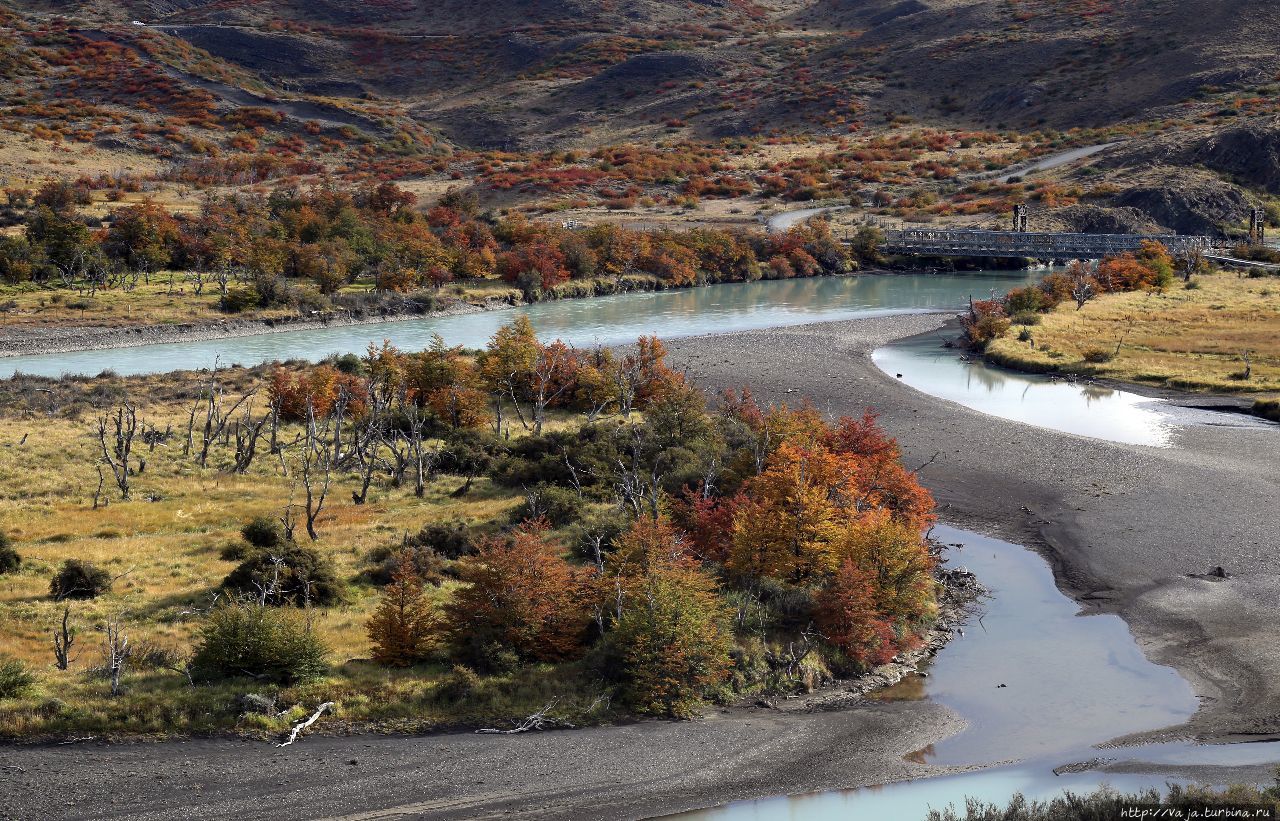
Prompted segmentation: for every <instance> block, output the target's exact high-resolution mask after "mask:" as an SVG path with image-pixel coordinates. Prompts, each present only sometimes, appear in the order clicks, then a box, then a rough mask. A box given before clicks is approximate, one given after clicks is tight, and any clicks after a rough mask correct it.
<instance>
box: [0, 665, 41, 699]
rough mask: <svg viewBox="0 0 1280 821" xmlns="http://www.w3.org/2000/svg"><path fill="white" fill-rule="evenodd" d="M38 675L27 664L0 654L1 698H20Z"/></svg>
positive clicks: (28, 689)
mask: <svg viewBox="0 0 1280 821" xmlns="http://www.w3.org/2000/svg"><path fill="white" fill-rule="evenodd" d="M35 682H36V677H35V676H33V675H32V674H31V671H30V670H28V669H27V665H25V664H23V663H22V662H20V661H18V660H17V659H11V658H8V657H7V656H0V698H19V697H21V696H24V695H26V694H27V692H28V691H30V689H31V685H33V684H35Z"/></svg>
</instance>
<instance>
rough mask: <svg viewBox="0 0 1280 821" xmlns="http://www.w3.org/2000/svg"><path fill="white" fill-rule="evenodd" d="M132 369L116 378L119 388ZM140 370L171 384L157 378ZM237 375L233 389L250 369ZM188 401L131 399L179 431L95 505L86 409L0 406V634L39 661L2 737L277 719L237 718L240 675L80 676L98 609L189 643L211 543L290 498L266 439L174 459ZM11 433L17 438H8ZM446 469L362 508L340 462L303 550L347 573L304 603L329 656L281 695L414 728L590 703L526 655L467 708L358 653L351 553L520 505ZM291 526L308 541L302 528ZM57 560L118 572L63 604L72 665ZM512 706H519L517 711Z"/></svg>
mask: <svg viewBox="0 0 1280 821" xmlns="http://www.w3.org/2000/svg"><path fill="white" fill-rule="evenodd" d="M140 381H141V380H130V381H129V382H128V386H129V389H130V391H131V392H133V393H134V395H135V396H137V395H138V385H139V383H140ZM152 381H153V382H154V384H155V386H159V385H161V384H162V383H163V384H164V385H166V386H170V387H171V386H172V384H173V377H157V378H155V379H154V380H152ZM238 381H239V382H240V384H241V385H244V384H246V383H247V381H248V380H247V379H246V378H244V377H240V378H239V379H238ZM188 407H189V406H187V405H186V404H185V403H178V402H169V403H160V402H158V401H153V402H146V401H143V400H139V410H140V416H142V417H144V418H145V420H146V421H147V422H149V423H155V424H157V425H158V426H159V427H160V428H161V429H163V428H164V426H165V425H166V424H172V425H173V429H174V431H175V432H177V433H175V435H174V437H173V438H172V439H171V440H170V441H169V442H167V443H165V444H162V445H159V446H157V447H156V449H155V451H154V452H150V453H148V454H147V466H146V469H145V471H144V472H143V473H142V474H141V475H139V476H136V477H135V478H134V481H133V499H132V500H131V501H127V502H125V501H121V500H120V498H119V494H118V493H117V492H115V489H114V487H113V486H112V483H111V481H110V477H109V474H108V480H107V483H106V488H105V490H104V493H105V495H107V496H108V497H110V499H111V502H110V504H109V505H108V506H107V507H105V508H101V509H98V510H94V509H93V506H92V501H93V495H94V490H95V489H96V487H97V484H98V477H97V472H96V469H95V462H96V459H97V456H98V453H97V449H98V443H97V439H96V434H95V433H94V430H93V427H94V426H93V418H92V416H91V415H88V414H86V415H85V416H83V417H82V418H80V419H74V420H73V419H62V418H58V419H49V418H40V417H33V416H26V417H17V416H15V415H14V413H13V412H12V411H11V412H10V413H9V414H8V415H5V416H0V530H3V531H4V532H6V533H7V534H8V535H9V536H10V537H11V538H12V540H13V542H14V544H15V546H16V547H17V549H18V551H19V553H20V554H21V555H22V558H23V563H22V566H21V568H20V570H19V571H18V572H17V573H14V574H9V575H0V625H2V626H0V648H2V649H3V653H4V654H6V655H9V656H12V657H14V658H18V659H21V660H22V661H24V662H26V663H27V664H28V665H29V667H30V668H31V669H32V670H33V671H34V672H35V673H36V675H37V683H36V686H35V689H34V692H32V693H31V694H29V695H28V696H26V697H24V698H22V699H10V700H8V701H4V700H0V736H11V737H31V736H40V735H48V734H60V733H106V734H110V733H147V734H157V733H187V732H215V731H223V730H231V729H238V730H241V731H264V730H276V729H280V728H281V727H283V726H287V723H288V720H289V719H290V716H284V717H281V718H278V719H274V720H268V719H266V718H264V717H260V716H259V717H249V718H246V717H244V716H242V715H241V714H240V711H239V710H236V709H234V697H235V695H236V694H238V693H243V692H247V691H248V690H250V689H253V685H251V684H248V683H246V682H238V683H228V684H222V685H202V686H199V687H195V688H192V687H188V686H187V685H186V682H185V680H184V679H183V677H182V676H181V675H180V674H179V673H177V672H172V671H165V670H159V671H155V670H152V671H137V672H134V673H132V674H130V675H128V676H127V677H126V681H125V685H126V693H125V694H124V695H123V696H121V697H119V698H111V697H110V695H109V693H108V687H107V683H106V682H105V681H104V680H102V679H101V678H100V677H98V676H95V675H93V673H92V668H94V667H95V666H98V665H100V664H101V661H102V660H101V635H100V634H99V633H98V632H97V631H96V630H95V628H96V627H98V626H100V625H102V624H103V623H104V622H105V621H106V620H108V619H114V620H119V621H120V622H122V623H123V624H124V625H125V631H126V633H127V634H128V635H129V637H130V639H131V640H132V641H133V642H134V643H135V644H138V643H143V644H150V645H157V646H160V647H164V648H169V649H172V650H176V651H179V652H180V653H182V654H186V653H188V652H189V651H190V649H191V646H192V644H193V639H194V637H195V635H196V633H197V632H198V630H199V628H200V625H201V623H202V616H201V614H200V613H199V612H198V611H199V610H201V609H203V608H207V607H208V606H209V604H210V602H211V600H212V597H213V595H214V593H215V592H216V591H217V589H218V586H219V584H220V582H221V581H222V579H223V578H224V577H225V576H226V574H227V573H228V572H229V571H230V570H231V569H232V568H233V567H234V566H235V565H234V563H233V562H230V561H224V560H222V559H221V558H219V553H220V550H221V548H223V547H224V546H225V545H227V544H229V543H233V542H237V541H239V540H240V536H239V530H240V528H241V526H242V525H243V524H244V522H245V521H247V520H248V519H250V518H252V517H254V516H258V515H265V516H272V517H274V516H277V515H279V513H280V511H281V510H282V509H283V507H284V505H285V503H286V500H287V498H288V494H289V480H287V479H286V478H284V477H283V476H281V475H280V473H279V472H278V470H277V467H276V464H275V463H274V462H273V461H272V460H271V458H270V457H269V456H268V455H266V454H265V453H264V454H263V455H262V456H261V457H260V458H259V459H258V460H257V461H256V462H255V463H254V465H253V468H252V470H251V471H250V473H249V474H248V475H247V476H235V475H231V474H229V473H228V472H226V471H225V470H223V469H222V467H223V466H224V465H225V464H226V462H227V460H228V458H229V456H228V453H227V452H226V451H225V450H220V452H219V453H218V456H217V457H216V458H215V459H212V460H211V462H210V466H209V467H208V468H207V469H203V470H202V469H200V468H199V467H197V466H196V465H195V464H194V462H193V460H192V459H190V458H184V457H183V456H182V447H183V439H184V438H185V430H186V413H187V408H188ZM566 424H573V423H572V422H570V421H569V420H568V419H567V418H561V419H557V420H556V421H555V422H554V426H555V427H559V426H563V425H566ZM27 434H30V435H29V436H28V438H27V440H26V442H25V444H19V443H20V442H21V441H22V439H23V436H24V435H27ZM143 449H144V450H145V448H143ZM135 452H137V451H135ZM461 481H462V480H461V479H458V478H456V477H448V476H444V477H438V478H437V479H436V480H435V481H434V482H433V483H432V484H431V485H430V487H429V490H428V493H427V494H426V496H425V498H423V499H418V498H417V497H415V496H414V494H413V489H412V487H411V486H409V487H404V488H399V489H396V488H392V487H389V486H386V485H375V487H374V489H373V490H372V491H371V493H370V498H369V502H368V503H367V504H365V505H355V504H353V503H352V500H351V493H350V491H351V490H352V489H353V488H354V487H355V486H356V484H357V480H356V478H355V477H354V476H343V477H340V478H338V479H337V480H336V481H335V482H334V484H333V486H332V488H331V490H330V494H329V502H328V504H327V505H326V511H325V513H324V515H323V517H322V519H321V523H320V525H319V530H320V536H321V538H320V540H319V541H318V542H317V543H316V547H317V548H318V549H320V550H321V551H322V552H323V553H325V554H327V555H329V556H331V557H332V559H333V561H334V563H335V565H336V568H337V571H338V574H339V576H340V577H341V578H343V579H344V580H348V581H351V582H353V583H352V584H351V585H350V592H349V595H348V597H347V600H346V602H345V603H343V604H341V605H338V606H335V607H331V608H317V609H315V610H314V611H313V612H314V620H315V621H314V629H316V630H317V631H318V632H319V634H320V635H321V636H322V637H323V638H324V640H325V641H326V643H327V644H328V645H329V647H330V648H331V649H332V655H331V657H330V660H331V661H332V663H333V670H332V673H331V675H329V676H328V677H326V678H325V679H323V680H320V681H318V682H312V683H309V684H305V685H298V686H295V687H292V688H287V689H284V690H283V691H282V692H281V693H280V698H281V702H282V703H284V704H297V705H304V704H309V705H312V707H313V708H314V704H315V703H317V702H319V701H324V700H334V701H337V702H338V704H339V716H340V718H341V720H342V721H343V722H359V723H362V724H373V725H376V726H382V727H392V728H397V729H422V728H424V727H430V726H438V725H440V724H448V723H456V722H458V721H465V720H477V719H481V718H488V719H491V718H492V717H493V716H506V715H510V716H516V715H523V714H527V713H528V712H531V711H532V709H534V708H536V707H537V706H539V705H541V704H542V703H545V701H546V700H547V699H548V698H549V697H551V696H556V697H560V698H561V699H562V703H563V704H565V705H568V708H569V709H573V705H575V704H577V702H578V700H579V699H580V698H584V699H585V702H584V703H586V702H589V701H590V698H589V697H587V694H586V693H575V692H574V687H575V681H574V676H573V675H571V674H569V675H563V673H565V672H566V671H564V670H561V671H560V672H559V673H558V674H557V675H556V676H546V675H545V671H541V672H540V670H539V668H536V667H534V668H526V669H522V670H521V671H519V672H517V673H515V674H512V675H511V676H505V677H495V678H489V679H482V680H481V681H480V683H479V685H478V690H476V692H474V693H473V695H472V696H471V697H468V699H467V700H466V702H465V704H456V703H452V702H450V701H448V700H447V698H444V697H442V696H441V695H440V687H441V685H442V683H444V682H447V681H448V680H449V677H450V676H451V675H452V674H451V673H450V672H449V671H448V670H445V669H443V668H437V667H420V668H415V669H412V670H408V671H389V670H386V669H384V668H380V667H378V666H376V665H373V664H371V663H368V662H365V661H362V659H365V658H367V657H368V655H369V642H368V638H367V636H366V633H365V624H366V621H367V620H368V617H369V615H370V614H371V613H372V611H373V609H374V607H375V606H376V603H377V598H378V591H377V589H376V588H374V587H372V586H370V585H367V584H363V583H361V582H359V581H358V579H357V577H358V576H359V574H360V572H361V571H363V570H365V569H367V568H368V567H369V564H368V561H367V558H366V557H367V554H368V553H369V552H370V551H372V550H373V549H375V548H378V547H384V546H390V545H395V544H397V543H399V542H400V540H401V539H402V537H403V536H404V535H405V534H409V533H416V532H417V531H418V530H420V529H421V528H422V527H423V526H424V525H425V524H427V523H429V522H432V521H439V520H453V519H463V520H466V521H469V522H471V523H473V524H475V525H479V526H486V525H493V524H495V523H502V522H505V521H507V519H508V517H509V514H510V511H511V509H512V508H513V507H515V506H516V505H518V504H519V502H520V495H519V493H518V491H512V490H509V489H505V488H499V487H495V486H494V485H493V484H491V483H490V482H489V481H488V480H487V479H479V480H477V481H476V484H475V487H474V489H473V490H472V491H471V492H470V493H469V494H467V495H466V496H464V497H461V498H455V497H453V496H452V495H451V491H453V490H454V489H455V488H457V487H458V486H459V485H460V484H461ZM299 537H300V539H302V540H303V541H306V535H305V533H303V532H302V531H301V529H300V530H299ZM68 558H78V559H82V560H87V561H91V562H94V563H95V564H97V565H99V566H101V567H104V568H106V569H107V570H108V571H109V572H110V573H111V574H112V575H113V576H118V577H119V578H118V579H117V580H116V581H115V583H114V586H113V589H112V590H111V591H110V592H109V593H106V594H104V595H102V596H100V597H98V598H97V599H93V600H90V601H75V602H71V603H70V604H71V611H72V622H73V623H74V624H75V625H77V626H78V627H79V638H78V640H77V648H76V649H77V651H78V652H77V653H73V655H76V656H77V660H76V663H75V664H73V665H72V668H71V669H70V670H67V671H60V670H57V669H56V667H55V666H54V663H53V662H54V656H53V644H52V633H53V630H54V629H55V626H56V625H57V623H58V620H59V618H60V615H61V613H62V608H63V605H62V604H61V603H58V602H55V601H54V600H53V599H52V598H51V597H50V595H49V581H50V578H51V576H52V575H53V573H54V571H55V570H56V569H57V568H58V566H59V565H60V564H61V563H62V562H63V561H64V560H65V559H68ZM435 595H437V596H444V595H446V593H445V591H444V590H439V591H436V593H435ZM265 689H266V690H272V688H270V687H266V688H265ZM552 691H554V692H552ZM528 705H533V706H532V707H530V708H529V709H525V708H526V707H528ZM299 709H301V706H300V707H299ZM522 710H524V712H523V713H522V712H521V711H522Z"/></svg>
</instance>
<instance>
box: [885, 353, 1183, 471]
mask: <svg viewBox="0 0 1280 821" xmlns="http://www.w3.org/2000/svg"><path fill="white" fill-rule="evenodd" d="M873 358H874V359H875V362H876V364H877V365H878V366H879V367H880V369H881V370H883V371H884V372H886V373H889V374H893V375H895V376H897V375H899V374H900V375H901V378H902V381H903V382H905V383H906V384H908V385H910V386H911V387H913V388H915V389H916V390H919V391H923V392H924V393H928V394H930V395H932V396H937V397H940V398H942V399H947V400H949V401H952V402H956V403H959V404H961V405H965V406H966V407H970V408H973V409H974V410H978V411H982V412H983V413H989V414H991V415H992V416H1000V417H1003V418H1005V419H1013V420H1015V421H1018V422H1025V423H1026V424H1029V425H1037V426H1039V427H1045V428H1052V429H1054V430H1061V431H1065V432H1067V433H1075V434H1079V435H1081V436H1090V437H1093V438H1095V439H1108V440H1110V441H1113V442H1124V443H1128V444H1133V445H1151V446H1153V447H1168V446H1169V445H1170V444H1171V443H1172V440H1173V434H1174V432H1175V431H1176V430H1177V424H1176V422H1175V420H1174V418H1173V416H1172V414H1171V413H1170V412H1169V407H1168V405H1167V403H1165V402H1164V401H1163V400H1159V399H1151V398H1149V397H1145V396H1139V395H1138V394H1136V393H1130V392H1128V391H1119V390H1113V389H1111V388H1106V387H1103V386H1101V385H1096V384H1088V383H1078V382H1070V381H1067V380H1064V379H1055V378H1052V377H1048V376H1041V375H1037V374H1023V373H1017V372H1014V371H1007V370H1004V369H1002V368H996V367H993V366H991V365H988V364H987V363H986V362H984V361H982V360H981V359H980V358H978V357H972V356H964V355H961V354H959V353H958V352H957V351H956V350H954V349H949V348H943V347H942V345H941V344H940V340H939V339H937V338H936V337H930V338H923V339H913V340H908V341H905V342H901V343H895V344H893V345H889V346H886V347H884V348H881V349H879V350H877V351H876V352H875V354H874V357H873Z"/></svg>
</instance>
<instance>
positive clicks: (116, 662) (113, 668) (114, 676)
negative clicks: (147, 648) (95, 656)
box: [102, 620, 133, 696]
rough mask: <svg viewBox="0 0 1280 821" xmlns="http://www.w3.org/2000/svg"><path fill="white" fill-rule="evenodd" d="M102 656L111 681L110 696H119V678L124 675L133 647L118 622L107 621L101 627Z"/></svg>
mask: <svg viewBox="0 0 1280 821" xmlns="http://www.w3.org/2000/svg"><path fill="white" fill-rule="evenodd" d="M102 631H103V639H102V655H103V661H104V663H105V666H106V668H107V674H108V675H109V676H110V679H111V695H112V696H118V695H120V678H121V676H123V675H124V669H125V664H126V663H128V661H129V658H130V656H132V655H133V647H132V646H131V645H130V644H129V637H128V636H126V635H125V634H124V632H123V625H121V624H120V622H118V621H114V620H112V621H108V622H107V623H106V624H105V625H103V627H102Z"/></svg>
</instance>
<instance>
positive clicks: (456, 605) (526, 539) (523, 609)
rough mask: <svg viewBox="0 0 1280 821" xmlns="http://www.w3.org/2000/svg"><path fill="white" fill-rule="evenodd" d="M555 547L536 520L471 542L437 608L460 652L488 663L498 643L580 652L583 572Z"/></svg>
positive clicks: (549, 652) (526, 652)
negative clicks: (458, 581) (458, 580)
mask: <svg viewBox="0 0 1280 821" xmlns="http://www.w3.org/2000/svg"><path fill="white" fill-rule="evenodd" d="M561 552H562V551H561V547H560V545H559V544H557V543H555V542H553V541H551V540H549V539H548V537H547V533H546V525H545V524H542V523H527V524H525V525H522V526H521V527H519V528H517V529H516V530H515V531H514V532H513V533H511V534H510V535H509V536H495V537H491V538H488V539H484V540H482V541H481V542H479V543H478V544H477V545H476V553H475V555H473V556H469V557H467V558H465V559H463V561H462V580H463V581H464V582H465V586H463V587H462V588H460V589H459V590H458V592H457V593H456V594H455V595H454V597H453V599H452V600H451V601H450V602H449V604H448V605H447V606H446V608H445V622H446V625H447V632H448V635H449V637H450V639H451V640H452V642H453V644H454V646H455V647H456V648H457V649H458V651H459V652H460V654H462V655H463V656H465V657H467V658H468V659H469V660H470V661H471V662H472V663H474V664H476V665H477V666H480V667H491V666H493V664H494V657H495V655H496V654H498V653H500V652H502V651H508V652H511V653H514V654H515V655H516V656H517V657H519V658H521V659H526V660H535V661H561V660H564V659H568V658H572V657H574V656H575V655H577V654H578V653H579V652H581V650H582V643H583V638H584V633H585V630H586V626H587V624H588V621H589V618H590V614H589V611H588V600H587V595H586V594H587V579H586V577H585V576H584V575H583V573H582V571H581V570H579V569H578V568H575V567H574V566H573V565H571V564H570V563H569V562H568V561H566V560H565V559H564V558H563V557H562V556H561V555H560V553H561Z"/></svg>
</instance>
